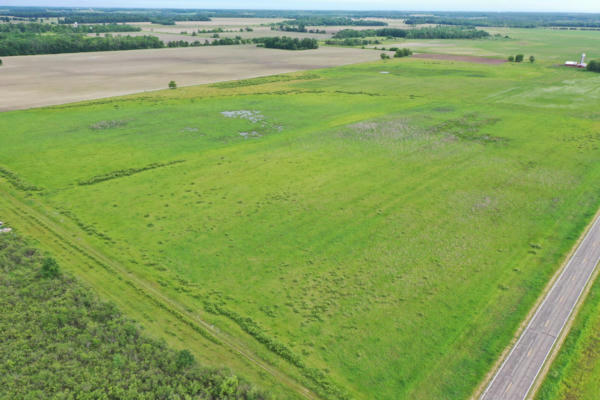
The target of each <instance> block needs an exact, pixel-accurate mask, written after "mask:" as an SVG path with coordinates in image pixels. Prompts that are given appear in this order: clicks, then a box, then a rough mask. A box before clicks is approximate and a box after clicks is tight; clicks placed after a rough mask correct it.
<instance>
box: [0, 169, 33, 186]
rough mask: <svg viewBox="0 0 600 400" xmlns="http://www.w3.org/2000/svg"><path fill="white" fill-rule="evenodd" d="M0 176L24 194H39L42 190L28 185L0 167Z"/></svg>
mask: <svg viewBox="0 0 600 400" xmlns="http://www.w3.org/2000/svg"><path fill="white" fill-rule="evenodd" d="M0 176H2V177H3V178H4V179H6V180H7V181H8V182H9V183H10V184H11V185H13V186H14V187H15V188H16V189H19V190H22V191H24V192H41V191H42V190H43V189H42V188H40V187H37V186H34V185H30V184H29V183H27V182H25V181H24V180H23V179H21V178H20V177H19V176H18V175H17V174H15V173H14V172H12V171H9V170H7V169H6V168H3V167H0Z"/></svg>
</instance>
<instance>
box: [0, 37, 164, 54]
mask: <svg viewBox="0 0 600 400" xmlns="http://www.w3.org/2000/svg"><path fill="white" fill-rule="evenodd" d="M161 47H165V44H164V43H163V42H162V41H161V40H160V39H158V38H157V37H155V36H112V35H107V36H106V37H87V36H84V35H68V34H61V35H15V34H0V56H20V55H32V54H58V53H81V52H90V51H113V50H135V49H156V48H161Z"/></svg>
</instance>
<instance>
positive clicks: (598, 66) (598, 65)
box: [587, 60, 600, 72]
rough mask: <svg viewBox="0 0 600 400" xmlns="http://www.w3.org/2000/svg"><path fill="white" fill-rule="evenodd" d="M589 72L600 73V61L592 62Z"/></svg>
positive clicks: (589, 65)
mask: <svg viewBox="0 0 600 400" xmlns="http://www.w3.org/2000/svg"><path fill="white" fill-rule="evenodd" d="M587 70H588V71H592V72H600V60H592V61H590V62H589V63H588V65H587Z"/></svg>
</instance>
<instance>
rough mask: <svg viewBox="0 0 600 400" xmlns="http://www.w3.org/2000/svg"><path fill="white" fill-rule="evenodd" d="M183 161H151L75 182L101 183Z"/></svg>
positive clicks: (86, 184) (83, 183) (79, 183)
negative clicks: (139, 165) (138, 166)
mask: <svg viewBox="0 0 600 400" xmlns="http://www.w3.org/2000/svg"><path fill="white" fill-rule="evenodd" d="M183 162H185V160H175V161H170V162H167V163H152V164H148V165H146V166H145V167H141V168H127V169H120V170H117V171H112V172H109V173H107V174H103V175H97V176H93V177H91V178H90V179H87V180H85V181H79V182H77V184H78V185H79V186H88V185H94V184H96V183H101V182H105V181H109V180H112V179H117V178H122V177H124V176H130V175H134V174H138V173H140V172H144V171H148V170H151V169H156V168H162V167H168V166H169V165H174V164H180V163H183Z"/></svg>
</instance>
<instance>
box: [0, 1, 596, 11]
mask: <svg viewBox="0 0 600 400" xmlns="http://www.w3.org/2000/svg"><path fill="white" fill-rule="evenodd" d="M0 5H7V6H48V7H50V6H58V7H63V6H72V7H173V8H175V7H181V8H246V9H248V8H252V9H257V8H262V9H302V10H308V9H310V10H323V9H326V10H336V9H339V10H419V11H430V10H436V11H570V12H600V0H518V1H517V0H452V1H447V0H402V1H398V0H371V1H365V0H342V1H340V0H337V1H336V0H301V1H299V0H287V1H286V0H283V1H282V0H279V1H277V0H246V1H244V0H171V1H169V0H0Z"/></svg>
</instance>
